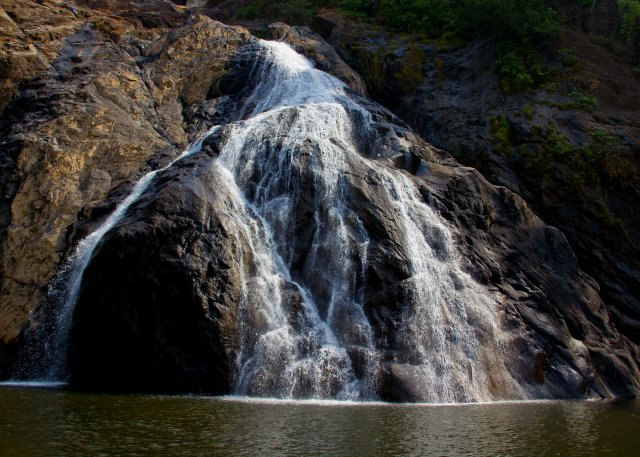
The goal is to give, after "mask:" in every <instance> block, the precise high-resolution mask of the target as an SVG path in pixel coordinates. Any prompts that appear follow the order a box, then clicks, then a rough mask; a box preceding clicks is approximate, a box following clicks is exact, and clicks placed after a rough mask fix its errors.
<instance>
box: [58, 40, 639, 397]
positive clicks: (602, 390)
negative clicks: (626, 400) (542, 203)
mask: <svg viewBox="0 0 640 457" xmlns="http://www.w3.org/2000/svg"><path fill="white" fill-rule="evenodd" d="M245 51H246V52H245V55H244V58H243V59H240V61H241V62H244V63H245V64H246V62H248V61H251V58H252V59H253V61H254V63H255V65H254V66H253V70H252V71H251V72H250V74H251V78H250V80H249V81H248V83H249V84H248V86H249V87H251V85H252V84H254V85H256V87H255V89H254V90H253V91H252V92H251V93H250V94H249V95H248V96H247V97H245V98H244V99H243V102H242V105H241V107H240V108H239V109H238V112H239V113H240V114H241V116H240V117H241V119H239V120H236V121H234V122H230V123H229V124H228V125H226V126H225V127H223V128H222V129H221V130H220V133H219V134H217V135H215V136H213V137H211V138H209V139H208V140H207V151H208V152H209V153H208V154H205V153H202V154H194V155H193V156H192V157H190V158H189V159H188V160H183V161H182V162H180V163H179V164H176V166H174V167H172V168H170V169H168V170H166V171H165V172H163V173H161V174H159V176H158V177H157V179H156V180H154V182H153V183H152V184H151V186H150V188H149V190H148V191H147V192H146V193H145V194H144V195H143V196H142V197H141V198H140V200H139V201H138V202H136V203H135V204H134V205H133V206H132V207H131V208H130V211H129V212H128V214H127V215H126V217H125V218H124V219H123V220H122V221H121V222H119V223H118V224H117V225H116V226H115V227H114V229H113V230H111V231H109V232H107V233H106V235H105V236H104V238H103V239H102V241H101V243H100V244H99V245H98V246H97V249H96V251H95V254H94V257H93V259H92V261H91V262H90V264H89V265H88V267H87V269H86V271H85V272H84V279H83V284H82V288H81V293H80V296H79V300H78V304H77V309H76V314H75V324H74V326H73V333H72V344H71V352H70V365H71V368H72V377H71V380H72V382H74V383H76V384H78V385H83V386H87V387H93V388H96V387H104V388H120V389H126V390H146V391H149V390H162V391H208V392H217V393H222V392H230V391H232V392H235V393H239V394H249V395H260V396H280V397H316V398H318V397H319V398H328V397H337V398H348V399H374V398H382V399H387V400H424V401H431V402H449V401H486V400H493V399H507V398H532V397H590V396H611V395H628V394H632V393H634V392H635V393H637V392H638V387H639V386H638V376H637V375H638V368H637V363H636V360H637V359H638V357H637V348H635V346H633V345H631V344H629V342H628V341H626V340H625V339H624V338H623V337H620V336H619V335H617V334H616V333H615V330H614V329H611V328H610V327H609V326H608V325H609V324H608V320H607V316H606V313H604V312H603V310H602V309H601V307H600V306H599V305H600V303H601V301H600V300H599V297H598V296H597V292H596V291H595V290H594V288H593V286H592V285H591V283H590V281H589V278H588V277H585V275H584V274H582V273H581V272H580V271H579V270H578V268H577V265H576V263H575V259H574V258H573V257H572V253H571V250H570V248H569V246H568V244H567V242H566V240H565V239H564V237H563V236H562V235H561V234H560V233H559V232H558V231H557V230H555V229H553V228H551V227H546V226H545V225H544V224H543V223H542V222H541V221H540V220H539V219H537V218H536V217H535V216H534V215H533V214H532V213H531V212H530V211H529V210H528V209H527V208H526V205H525V204H524V203H523V202H522V201H521V200H520V199H519V198H518V197H516V196H515V195H513V194H511V193H510V192H508V191H506V190H505V189H501V188H495V187H492V186H491V185H489V184H488V183H487V182H486V181H485V180H484V179H483V178H482V177H481V176H480V175H479V174H478V173H477V172H475V171H474V170H471V169H465V168H463V167H460V166H458V165H457V164H456V163H455V162H453V161H452V160H451V159H448V158H447V157H446V155H444V154H442V153H440V152H438V151H436V150H434V149H433V148H431V147H429V146H428V145H426V144H425V143H423V142H422V141H420V140H419V139H418V138H417V137H416V136H415V135H414V134H412V133H411V132H410V131H408V130H407V129H406V128H405V127H403V126H402V125H400V123H399V122H398V121H397V120H396V119H395V118H394V117H393V116H392V115H391V114H390V113H388V112H387V111H385V110H384V109H382V108H380V107H379V106H376V105H374V104H372V103H371V102H368V101H367V100H365V99H362V98H360V97H359V96H358V95H357V94H355V93H353V92H350V91H349V90H347V89H346V88H345V86H344V85H343V84H342V83H341V82H339V81H338V80H336V79H334V78H332V77H330V76H329V75H327V74H324V73H321V72H318V71H316V70H314V69H313V68H312V66H311V65H310V64H309V62H308V61H306V60H305V59H304V58H302V57H300V56H299V55H297V54H295V53H294V52H293V51H291V49H289V48H288V47H286V46H285V45H283V44H278V43H262V44H260V45H259V46H254V47H250V48H248V49H246V50H245ZM247 53H248V54H249V55H250V56H251V58H250V59H247ZM243 71H244V70H243ZM441 215H442V216H444V217H445V218H444V219H443V217H442V216H441ZM612 340H615V341H616V342H615V343H612V342H611V341H612ZM614 345H615V348H614ZM607 351H610V352H611V354H610V355H609V358H608V359H607V360H604V359H603V358H602V357H600V358H599V359H598V364H595V363H594V362H593V361H592V360H591V358H593V357H596V356H597V355H598V354H602V353H605V352H607ZM620 379H624V381H622V382H620V381H619V380H620Z"/></svg>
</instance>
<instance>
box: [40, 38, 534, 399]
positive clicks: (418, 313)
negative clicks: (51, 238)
mask: <svg viewBox="0 0 640 457" xmlns="http://www.w3.org/2000/svg"><path fill="white" fill-rule="evenodd" d="M255 48H256V49H254V51H257V53H258V54H259V56H260V58H259V59H258V60H257V61H256V65H255V67H254V69H253V75H252V78H253V79H254V80H255V81H257V84H256V87H255V88H254V89H253V91H252V93H251V94H250V95H249V96H248V97H246V99H245V102H244V105H243V106H242V108H241V109H240V111H239V112H240V119H239V120H237V121H235V122H233V123H230V124H229V125H228V126H227V128H226V130H225V134H224V137H225V142H224V144H222V146H221V148H220V154H219V156H218V157H217V158H215V159H211V165H210V166H211V168H212V170H213V172H215V173H217V174H218V176H219V177H220V178H221V181H222V182H224V183H225V186H226V187H227V190H228V191H229V194H230V195H231V202H230V204H229V205H230V207H229V208H226V209H225V211H226V212H228V215H229V216H230V218H231V220H232V221H233V226H234V230H233V233H231V234H230V236H231V237H234V238H235V239H236V245H237V246H239V247H240V248H239V250H240V252H238V253H237V259H236V262H237V265H238V266H239V271H240V272H241V275H242V278H241V279H242V281H241V283H242V284H241V294H240V295H241V296H240V303H239V322H238V327H239V332H240V335H239V341H240V345H239V348H238V349H237V355H236V360H235V376H234V380H233V389H234V393H236V394H239V395H252V396H275V397H283V398H338V399H351V400H374V399H377V398H378V395H379V392H380V388H381V383H382V380H383V378H384V377H385V376H386V377H388V376H389V373H392V374H393V376H394V379H397V380H402V381H403V382H404V383H405V384H406V385H408V386H411V389H413V390H414V393H415V396H416V397H417V398H420V399H423V400H425V401H430V402H459V401H487V400H493V399H496V398H504V397H510V398H519V397H523V396H525V393H524V392H523V391H522V389H521V387H520V386H519V385H518V383H517V382H516V381H515V380H513V379H512V378H511V376H510V375H509V373H508V370H507V369H506V367H505V361H504V358H503V352H504V351H503V347H504V345H505V344H506V342H505V341H504V338H505V337H504V336H503V333H502V332H501V330H500V328H499V325H498V322H499V315H498V298H497V297H496V296H494V295H492V293H490V292H489V291H487V290H486V289H485V288H483V287H482V286H480V285H478V284H477V283H475V282H474V281H473V279H472V278H471V277H470V276H469V275H468V274H467V273H466V272H465V271H464V270H463V268H462V267H461V264H462V262H461V259H460V258H459V254H458V253H457V249H456V246H455V243H454V238H453V235H452V229H451V227H449V226H448V225H447V223H445V222H444V221H443V219H442V218H441V217H440V216H439V215H438V214H437V213H436V212H435V211H434V210H433V209H431V208H430V207H429V206H428V205H427V204H426V203H425V202H424V199H423V197H422V196H421V195H420V193H419V191H418V189H417V187H416V184H415V183H414V180H413V178H412V177H410V176H409V174H408V173H406V172H404V171H401V170H398V169H394V168H391V167H390V166H389V164H388V162H387V161H385V160H383V159H380V160H378V159H376V158H375V157H367V154H366V150H367V147H366V145H363V144H362V143H363V138H365V139H366V138H369V139H371V138H373V139H376V138H377V137H376V133H375V127H374V120H373V117H372V115H371V113H370V112H369V111H368V110H367V109H366V108H365V107H363V106H362V105H361V104H360V102H359V101H358V99H357V98H356V97H354V96H352V95H351V94H350V92H349V91H348V89H347V88H346V87H345V85H344V84H343V83H342V82H340V81H339V80H337V79H336V78H334V77H332V76H330V75H328V74H326V73H323V72H321V71H318V70H316V69H314V68H313V65H312V64H311V63H310V62H309V61H308V60H306V59H305V58H304V57H302V56H300V55H299V54H297V53H295V52H294V51H293V50H292V49H291V48H290V47H289V46H287V45H286V44H283V43H277V42H265V41H260V42H259V43H258V44H257V45H256V46H255ZM214 129H216V128H214ZM212 131H213V130H211V131H209V132H208V133H207V134H206V135H204V136H203V137H201V138H200V139H199V140H198V141H196V142H195V143H194V144H193V145H192V146H191V147H190V148H189V149H188V150H187V151H185V152H184V153H183V154H182V155H181V156H180V157H178V158H177V159H176V161H177V160H180V159H181V158H183V157H185V156H187V155H190V154H193V153H195V152H197V151H199V150H200V149H201V146H202V142H203V141H204V140H205V138H206V137H207V136H209V135H210V134H211V133H212ZM396 140H397V141H400V140H399V139H396ZM374 141H375V140H374ZM174 163H175V161H174V162H172V163H171V164H169V165H167V167H165V168H163V169H162V170H157V171H153V172H151V173H149V174H147V175H146V176H144V177H143V178H142V179H141V180H140V181H139V182H138V184H137V185H136V186H135V187H134V189H133V190H132V192H131V194H130V195H129V196H128V197H127V198H126V199H125V200H124V201H123V202H122V203H121V204H120V205H119V206H118V208H117V209H116V210H115V211H114V212H113V213H112V214H111V215H110V216H109V217H108V218H107V219H106V220H105V221H104V222H103V223H102V224H101V225H100V227H99V228H98V229H97V230H96V231H95V232H93V233H92V234H91V235H89V236H88V237H87V238H85V239H84V240H82V241H81V242H80V243H79V244H78V245H77V247H76V248H75V250H74V251H73V254H72V255H71V256H70V257H69V260H68V261H67V262H66V263H65V265H64V266H63V267H62V268H61V270H60V272H59V273H58V276H57V279H56V280H55V281H54V282H53V283H52V284H53V285H52V291H51V295H52V296H54V297H56V299H57V301H58V302H59V303H61V308H60V309H59V312H58V316H57V318H56V321H55V325H54V326H53V327H54V332H53V333H54V338H53V339H52V341H53V347H52V348H49V351H50V353H51V354H53V356H52V357H49V359H48V362H47V363H46V364H47V368H46V374H45V376H44V377H45V378H47V379H62V378H63V377H64V376H65V374H66V371H67V369H66V365H65V353H66V346H67V339H68V333H69V326H70V322H71V317H72V315H73V310H74V306H75V302H76V300H77V298H78V293H79V288H80V283H81V280H82V275H83V272H84V269H85V268H86V266H87V265H88V263H89V262H90V260H91V256H92V253H93V251H94V249H95V248H96V246H98V244H99V242H100V240H101V239H102V237H103V236H104V235H105V233H107V232H108V231H109V230H110V229H111V228H112V227H114V225H116V224H117V223H118V222H119V221H120V220H121V219H122V218H123V216H124V215H125V213H126V211H127V209H128V208H129V207H130V206H131V205H132V204H133V203H134V202H135V201H136V200H137V199H138V198H139V197H140V195H142V193H143V192H144V191H145V190H146V189H147V187H148V185H149V183H150V182H151V181H152V179H153V178H154V176H155V175H156V174H157V173H159V172H161V171H163V170H165V169H167V168H169V167H171V166H172V165H173V164H174ZM353 180H359V181H361V182H370V183H374V184H372V188H373V189H374V190H372V192H374V193H375V200H376V202H375V204H377V205H378V206H380V207H381V208H385V211H387V212H388V214H387V216H388V217H387V219H388V222H387V224H389V225H390V226H392V227H391V228H388V227H387V228H385V229H388V230H392V231H393V233H394V236H395V239H396V240H397V241H398V242H397V243H395V244H393V243H391V244H393V246H390V247H389V249H391V248H393V249H395V250H396V255H397V256H398V258H401V259H404V264H403V266H402V270H403V272H404V273H405V277H404V278H403V279H402V281H401V284H399V285H398V287H401V289H402V291H403V295H402V300H403V303H401V304H399V305H398V304H394V306H396V307H397V308H399V309H401V313H400V315H399V316H398V319H397V322H396V324H397V326H398V329H397V331H395V332H393V334H392V335H391V337H389V336H388V335H387V336H381V335H380V334H379V333H377V332H376V330H375V329H374V327H373V325H372V316H371V312H370V310H369V309H368V301H367V300H368V295H367V290H368V287H369V286H370V285H371V284H370V283H369V281H371V279H370V275H369V274H368V268H369V267H370V265H371V264H372V262H373V260H372V257H371V256H372V255H373V254H372V249H373V248H374V247H376V249H378V251H377V252H379V246H380V244H381V243H382V241H384V240H382V241H381V239H380V235H379V234H374V233H372V232H371V230H370V228H368V226H369V225H370V224H371V221H367V220H365V218H364V217H363V215H362V209H361V208H357V207H356V206H355V205H354V202H353V200H352V198H351V195H352V193H353V192H354V184H353ZM371 205H374V202H373V201H372V202H371ZM376 255H377V256H378V257H376V258H377V259H378V260H376V261H379V253H378V254H376ZM389 338H390V340H388V339H389Z"/></svg>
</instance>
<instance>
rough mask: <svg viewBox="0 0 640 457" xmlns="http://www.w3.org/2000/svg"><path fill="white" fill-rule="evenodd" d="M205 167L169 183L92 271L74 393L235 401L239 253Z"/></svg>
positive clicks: (113, 235)
mask: <svg viewBox="0 0 640 457" xmlns="http://www.w3.org/2000/svg"><path fill="white" fill-rule="evenodd" d="M202 158H204V159H206V160H198V159H197V158H196V159H193V160H190V161H188V162H186V163H184V164H182V165H181V166H178V167H176V168H175V169H172V170H170V171H168V172H166V173H165V174H164V175H163V176H162V177H160V179H158V182H159V183H163V185H162V187H161V188H158V187H155V188H153V187H152V188H151V189H149V190H148V192H147V194H146V196H145V197H143V199H142V200H141V201H139V202H138V203H137V204H136V205H135V207H133V208H132V209H131V210H130V212H129V213H128V215H127V217H126V218H125V219H124V220H123V221H122V222H121V223H120V224H118V226H117V227H116V228H115V229H114V230H113V231H111V232H110V233H109V235H108V236H107V237H105V239H104V240H103V242H102V246H101V247H99V249H98V252H97V253H96V257H95V260H94V261H93V262H92V263H91V266H90V267H89V268H88V269H87V270H86V272H85V276H86V278H87V279H86V281H85V282H84V285H83V293H82V298H81V299H80V300H79V302H78V304H77V313H76V315H75V318H74V320H75V325H74V330H73V333H72V341H73V344H72V346H71V348H70V356H69V360H70V365H71V366H72V367H73V370H72V375H71V382H72V383H73V384H74V385H76V386H78V387H83V388H91V389H96V388H98V389H105V390H110V391H112V390H127V391H131V390H136V391H145V392H149V391H153V392H209V393H228V392H229V390H230V384H231V381H232V375H233V367H234V357H235V354H234V349H235V347H236V346H237V325H238V323H237V307H238V295H239V292H238V288H239V287H240V284H239V273H238V271H237V265H236V264H234V262H233V259H234V257H235V252H234V251H236V250H237V249H239V246H234V244H232V242H231V241H232V240H231V239H229V235H228V233H227V227H225V217H226V216H225V215H224V213H221V212H220V211H219V208H220V206H222V205H224V195H221V194H220V192H218V189H220V188H221V186H220V184H219V183H218V182H217V179H219V178H217V177H216V176H215V175H212V174H211V173H210V172H209V170H208V166H207V165H208V160H209V157H208V156H207V155H204V154H203V155H202ZM123 262H124V263H126V264H127V265H128V267H127V268H126V269H123V268H122V264H123Z"/></svg>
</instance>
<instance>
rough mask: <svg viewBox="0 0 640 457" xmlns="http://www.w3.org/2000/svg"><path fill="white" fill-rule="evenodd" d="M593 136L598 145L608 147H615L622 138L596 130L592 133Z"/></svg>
mask: <svg viewBox="0 0 640 457" xmlns="http://www.w3.org/2000/svg"><path fill="white" fill-rule="evenodd" d="M591 136H593V139H594V140H596V141H597V142H598V143H600V144H603V145H606V146H615V145H616V144H618V143H619V142H620V138H618V137H617V136H614V135H612V134H610V133H609V132H605V131H604V130H594V131H593V132H591Z"/></svg>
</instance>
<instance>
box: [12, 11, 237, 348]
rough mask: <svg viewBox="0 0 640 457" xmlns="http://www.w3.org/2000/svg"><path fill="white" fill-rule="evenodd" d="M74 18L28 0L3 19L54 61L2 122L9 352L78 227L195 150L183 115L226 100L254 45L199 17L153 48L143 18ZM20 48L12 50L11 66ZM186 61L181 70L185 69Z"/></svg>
mask: <svg viewBox="0 0 640 457" xmlns="http://www.w3.org/2000/svg"><path fill="white" fill-rule="evenodd" d="M89 3H91V2H89ZM93 3H95V2H93ZM153 3H154V2H150V4H153ZM158 3H164V2H158ZM165 6H166V5H165ZM74 8H75V7H72V6H67V5H66V4H64V5H63V4H62V3H57V2H48V3H47V2H45V3H43V4H42V5H40V4H39V3H35V2H30V1H29V0H25V1H24V2H15V3H14V2H9V6H7V8H6V10H7V14H6V15H3V16H2V17H3V18H4V20H5V21H6V17H9V18H10V19H11V17H12V16H13V17H14V18H16V19H15V21H14V23H15V24H18V25H19V24H22V22H20V21H23V22H24V23H25V24H27V25H28V26H29V28H28V29H27V28H25V31H23V32H22V33H23V35H24V37H23V36H22V35H20V31H19V30H18V29H19V27H17V26H16V27H14V26H12V25H11V23H9V25H10V27H7V29H5V28H3V32H4V31H5V30H7V31H8V33H13V34H14V35H15V36H16V37H17V38H16V40H18V42H19V40H27V39H28V40H31V41H33V46H34V47H35V49H36V51H38V50H39V49H41V48H43V47H45V45H46V47H47V49H48V51H49V53H48V54H45V53H44V51H38V52H40V53H41V54H42V58H38V59H36V60H37V62H40V63H41V64H42V65H40V64H39V65H40V66H31V67H29V68H28V69H27V70H25V71H23V72H18V73H11V74H9V75H7V76H8V77H9V78H10V79H9V82H10V84H9V85H10V86H11V84H13V86H11V87H13V89H12V90H14V89H15V87H17V85H16V84H17V82H16V81H19V80H20V78H24V77H26V76H28V75H32V79H31V80H30V81H29V82H28V83H27V84H24V83H23V85H24V87H23V88H22V89H21V90H20V91H19V92H17V93H16V94H15V95H14V96H13V99H12V100H11V102H10V103H9V105H8V107H7V109H6V110H5V113H4V115H3V117H2V120H1V122H0V128H1V131H2V133H3V135H2V142H3V143H2V146H3V147H2V151H3V152H2V170H3V173H2V179H1V184H2V195H3V199H4V202H3V206H2V211H0V216H1V217H0V221H1V222H2V224H1V230H0V241H1V242H2V257H1V259H2V284H1V292H0V340H2V341H4V342H5V343H9V342H14V341H16V339H17V338H18V336H19V334H20V331H21V329H22V327H23V325H24V324H25V322H26V319H27V317H28V315H29V313H30V312H31V311H32V310H33V309H34V307H35V306H36V304H37V303H38V301H39V299H40V297H41V296H42V292H43V290H44V287H45V285H46V284H47V282H48V281H49V280H50V279H51V277H52V276H53V274H54V272H55V268H56V266H57V265H58V264H59V263H60V261H61V260H62V259H63V257H64V255H65V253H66V252H67V250H68V248H69V247H70V246H71V245H72V243H73V241H74V237H75V234H76V230H77V223H78V221H79V220H84V219H89V220H91V219H92V218H93V217H99V216H100V215H101V214H103V213H104V211H105V210H106V209H105V208H101V209H100V210H96V211H94V209H93V208H94V207H97V206H100V205H99V203H100V202H101V201H103V200H104V199H105V197H106V196H107V195H109V193H110V192H111V190H112V189H114V188H116V187H117V186H118V185H120V184H125V183H126V182H127V180H128V179H129V178H130V177H132V176H134V175H135V174H136V173H137V172H138V171H139V170H140V169H142V168H143V167H145V166H146V163H147V161H148V160H149V159H150V158H152V157H153V156H154V155H156V154H161V156H162V155H164V156H166V155H168V156H171V155H176V154H177V153H178V152H179V151H180V149H181V148H183V147H184V146H185V145H186V142H187V140H188V138H187V132H185V130H184V127H183V121H184V119H183V110H184V109H185V106H189V107H194V106H195V105H197V104H198V103H200V102H203V101H204V100H205V99H206V97H207V96H208V93H209V92H210V91H211V92H212V93H215V92H216V90H217V89H216V84H217V81H218V80H219V79H220V78H221V76H222V75H223V74H224V65H225V62H226V60H228V59H229V58H230V57H231V56H233V55H234V54H235V51H236V50H237V48H238V47H239V46H240V45H241V44H243V43H244V42H246V41H247V40H249V35H248V33H247V32H246V31H243V30H241V29H234V28H231V27H227V26H223V25H222V24H220V23H216V22H214V21H212V20H210V19H207V18H201V17H200V18H194V19H193V20H192V21H191V22H189V23H187V24H185V25H184V26H182V27H179V28H176V29H174V31H173V32H171V34H169V35H168V36H162V37H160V38H158V40H156V41H152V42H150V41H146V40H145V39H143V38H141V37H143V36H147V37H152V36H153V33H155V35H156V36H159V33H158V32H153V30H156V29H153V30H151V29H147V28H145V26H144V25H140V24H139V23H138V22H140V21H141V19H139V17H138V18H136V19H135V21H134V22H131V19H130V18H126V17H124V18H123V17H121V16H117V15H115V14H114V15H113V16H105V15H104V12H103V11H100V10H88V9H83V10H82V11H83V14H80V13H79V12H77V10H75V9H74ZM25 11H26V12H25ZM74 11H76V12H74ZM160 11H161V12H162V9H161V10H160ZM31 17H35V18H37V20H34V21H31V20H30V18H31ZM154 17H156V18H157V17H163V16H162V15H158V14H155V16H154ZM176 17H180V15H179V14H177V13H175V14H174V15H173V16H171V20H175V18H176ZM17 18H20V19H17ZM79 18H80V19H79ZM16 21H17V22H16ZM65 21H67V22H65ZM102 21H104V22H102ZM136 21H137V22H136ZM158 21H159V23H160V25H163V26H166V25H168V24H170V23H171V22H170V21H169V22H168V21H167V20H162V21H160V20H158ZM142 22H144V21H142ZM52 24H66V25H65V26H64V27H63V28H62V29H61V30H64V34H63V33H62V32H60V34H58V33H57V32H56V34H55V40H53V39H52V37H53V36H54V35H52V34H51V33H50V34H48V35H47V34H44V33H41V31H42V30H50V31H51V30H52V27H53V26H52ZM105 24H106V25H105ZM118 24H120V25H122V27H121V28H118V27H120V26H119V25H118ZM154 24H155V25H154ZM148 25H149V24H148ZM150 25H152V26H154V27H155V26H156V25H157V24H156V23H155V22H154V23H153V24H150ZM25 27H26V26H25ZM23 28H24V27H23ZM55 30H58V29H55ZM145 31H146V32H150V34H147V35H145V33H143V32H145ZM160 31H162V30H161V29H160ZM151 32H153V33H151ZM26 37H28V38H26ZM37 40H40V41H37ZM54 42H55V45H56V46H55V52H54V51H52V49H54V46H53V44H52V43H54ZM18 44H19V43H18ZM18 44H16V45H15V46H14V48H15V47H17V46H18ZM41 45H42V46H41ZM14 48H11V49H9V51H8V52H9V55H10V58H12V59H15V58H17V57H16V52H14V51H15V49H14ZM34 52H35V51H34ZM33 55H36V56H37V55H39V54H37V53H35V54H33ZM178 57H179V58H180V59H183V60H182V61H181V62H182V63H178V64H176V63H175V61H176V59H177V58H178ZM180 59H178V60H180ZM225 59H226V60H225ZM25 62H26V61H25ZM29 62H31V61H29ZM25 65H26V64H25ZM10 68H14V69H15V68H17V67H10ZM11 78H13V79H11ZM10 92H11V91H9V93H10ZM83 230H84V231H81V233H85V232H86V230H87V229H83Z"/></svg>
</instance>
